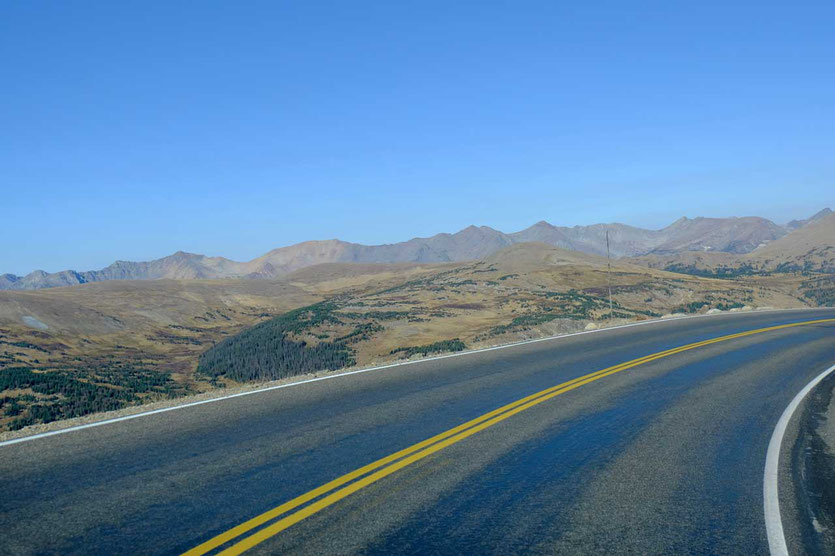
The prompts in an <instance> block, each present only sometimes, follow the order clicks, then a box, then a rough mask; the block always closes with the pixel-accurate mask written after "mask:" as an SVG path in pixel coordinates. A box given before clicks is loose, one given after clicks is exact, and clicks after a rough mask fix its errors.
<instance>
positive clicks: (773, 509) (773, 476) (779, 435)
mask: <svg viewBox="0 0 835 556" xmlns="http://www.w3.org/2000/svg"><path fill="white" fill-rule="evenodd" d="M833 371H835V365H832V366H831V367H829V368H828V369H826V370H825V371H824V372H822V373H821V374H819V375H818V376H816V377H815V378H814V379H813V380H812V381H811V382H810V383H809V384H807V385H806V387H805V388H803V390H801V391H800V392H798V393H797V395H796V396H795V397H794V399H793V400H792V401H791V403H790V404H789V405H788V407H787V408H786V410H785V411H783V415H781V416H780V420H779V421H777V426H776V427H775V428H774V433H773V434H772V435H771V441H770V442H769V443H768V452H767V455H766V458H765V475H764V477H763V507H764V511H765V531H766V535H767V536H768V549H769V551H770V552H771V556H788V554H789V549H788V546H787V545H786V537H785V535H784V534H783V522H782V519H781V518H780V492H779V486H778V479H779V474H780V447H781V446H782V444H783V436H784V435H785V434H786V428H787V427H788V425H789V421H791V418H792V416H793V415H794V412H795V411H796V410H797V408H798V407H799V406H800V404H801V402H803V398H805V397H806V395H807V394H809V392H811V390H812V388H814V387H815V386H817V384H818V383H819V382H820V381H822V380H823V379H824V378H826V377H827V376H828V375H829V374H830V373H832V372H833Z"/></svg>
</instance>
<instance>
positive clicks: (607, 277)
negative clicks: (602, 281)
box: [606, 230, 615, 321]
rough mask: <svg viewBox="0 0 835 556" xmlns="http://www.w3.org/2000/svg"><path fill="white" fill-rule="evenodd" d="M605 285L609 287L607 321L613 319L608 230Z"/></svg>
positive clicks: (607, 234)
mask: <svg viewBox="0 0 835 556" xmlns="http://www.w3.org/2000/svg"><path fill="white" fill-rule="evenodd" d="M606 283H607V284H608V286H609V320H610V321H611V320H612V319H613V318H614V316H615V315H614V313H613V309H612V260H611V258H610V256H609V230H606Z"/></svg>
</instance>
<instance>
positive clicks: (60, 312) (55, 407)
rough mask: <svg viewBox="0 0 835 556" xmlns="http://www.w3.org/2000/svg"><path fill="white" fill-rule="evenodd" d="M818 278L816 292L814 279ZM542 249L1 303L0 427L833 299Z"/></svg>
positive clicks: (109, 287) (120, 287) (798, 279)
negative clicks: (546, 339)
mask: <svg viewBox="0 0 835 556" xmlns="http://www.w3.org/2000/svg"><path fill="white" fill-rule="evenodd" d="M813 280H814V281H813ZM611 290H612V310H611V311H610V307H609V300H608V291H609V278H608V276H607V272H606V260H605V259H604V258H601V257H598V256H595V255H588V254H583V253H578V252H574V251H567V250H564V249H559V248H555V247H551V246H549V245H545V244H535V243H529V244H517V245H514V246H512V247H509V248H507V249H504V250H502V251H500V252H498V253H496V254H494V255H491V256H490V257H487V258H485V259H483V260H480V261H476V262H471V263H446V264H432V265H419V264H398V265H383V264H325V265H319V266H314V267H309V268H305V269H303V270H301V271H297V272H296V273H293V274H291V275H289V276H287V277H286V278H285V279H282V280H271V281H268V280H243V279H241V280H213V281H206V280H187V281H172V280H162V281H154V282H148V281H146V282H136V281H134V282H130V281H120V282H106V283H99V284H87V285H82V286H76V287H71V288H57V289H50V290H40V291H33V292H0V377H2V380H0V428H6V429H8V428H18V427H21V426H25V425H28V424H31V423H35V422H45V421H50V420H54V419H60V418H65V417H70V416H77V415H84V414H87V413H90V412H96V411H102V410H108V409H116V408H120V407H125V406H127V405H133V404H139V403H144V402H147V401H151V400H159V399H167V398H169V397H176V396H181V395H184V394H187V393H191V392H202V391H207V390H213V389H215V388H219V387H224V386H226V387H228V386H233V385H236V384H239V383H242V382H249V381H260V380H268V379H277V378H284V377H288V376H293V375H298V374H305V373H310V372H314V371H320V370H328V369H337V368H342V367H350V366H355V365H357V366H365V365H371V364H377V363H383V362H386V361H391V360H396V359H403V358H408V357H421V356H425V355H430V354H437V353H443V352H445V351H456V350H460V349H464V348H465V347H466V348H473V347H481V346H487V345H493V344H498V343H505V342H510V341H515V340H519V339H524V338H531V337H536V336H542V335H546V334H558V333H565V332H572V331H577V330H582V329H584V328H585V327H586V326H587V325H588V324H589V323H598V324H599V323H602V322H626V321H633V320H640V319H646V318H652V317H657V316H660V315H662V314H665V313H671V312H689V313H694V312H705V311H707V310H709V309H711V308H719V309H731V308H738V307H742V306H745V305H752V306H773V307H796V306H806V305H810V306H814V305H818V304H822V303H832V294H833V283H832V281H831V277H830V278H829V279H827V277H826V276H824V275H818V276H815V277H808V276H795V275H793V274H779V275H775V276H761V275H754V276H739V277H736V278H734V279H716V278H705V277H700V276H692V275H685V274H676V273H671V272H666V271H662V270H656V269H651V268H647V267H645V266H639V265H636V264H632V263H630V262H628V261H616V262H615V263H614V264H613V266H612V274H611Z"/></svg>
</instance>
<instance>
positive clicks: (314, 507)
mask: <svg viewBox="0 0 835 556" xmlns="http://www.w3.org/2000/svg"><path fill="white" fill-rule="evenodd" d="M826 322H835V319H820V320H812V321H805V322H797V323H792V324H782V325H779V326H770V327H768V328H759V329H756V330H749V331H746V332H740V333H737V334H730V335H728V336H721V337H718V338H712V339H710V340H704V341H702V342H696V343H693V344H687V345H684V346H680V347H677V348H672V349H668V350H666V351H661V352H658V353H653V354H651V355H646V356H644V357H640V358H638V359H633V360H631V361H627V362H625V363H621V364H619V365H614V366H612V367H607V368H605V369H601V370H599V371H596V372H593V373H589V374H587V375H583V376H581V377H578V378H575V379H572V380H569V381H567V382H563V383H561V384H557V385H556V386H552V387H551V388H547V389H545V390H542V391H540V392H537V393H535V394H531V395H530V396H526V397H524V398H522V399H519V400H516V401H515V402H513V403H509V404H507V405H504V406H502V407H500V408H498V409H494V410H493V411H491V412H489V413H485V414H484V415H482V416H480V417H476V418H475V419H472V420H471V421H467V422H466V423H463V424H461V425H458V426H457V427H454V428H452V429H449V430H447V431H445V432H442V433H440V434H437V435H435V436H433V437H432V438H427V439H426V440H424V441H422V442H418V443H417V444H413V445H412V446H409V447H408V448H404V449H403V450H400V451H399V452H395V453H393V454H391V455H389V456H386V457H384V458H382V459H378V460H377V461H375V462H372V463H369V464H368V465H365V466H363V467H360V468H359V469H356V470H354V471H351V472H350V473H346V474H345V475H342V476H341V477H338V478H336V479H334V480H332V481H330V482H328V483H325V484H324V485H322V486H320V487H317V488H315V489H313V490H311V491H309V492H306V493H304V494H302V495H301V496H298V497H296V498H293V499H292V500H290V501H288V502H285V503H284V504H281V505H280V506H276V507H275V508H273V509H271V510H269V511H267V512H264V513H263V514H261V515H258V516H256V517H253V518H252V519H250V520H248V521H245V522H244V523H241V524H240V525H238V526H236V527H233V528H232V529H229V530H228V531H226V532H225V533H221V534H220V535H217V536H216V537H213V538H212V539H209V540H208V541H206V542H204V543H203V544H201V545H199V546H196V547H194V548H192V549H191V550H189V551H188V552H185V553H184V556H198V555H203V554H207V553H208V552H211V551H212V550H215V549H217V548H218V547H220V546H222V545H225V544H227V543H229V542H231V541H233V540H235V539H237V538H238V537H241V536H243V535H245V534H246V533H249V532H250V531H252V530H253V529H256V528H258V527H260V526H262V525H264V524H266V523H269V522H270V521H272V520H274V519H276V518H279V517H280V516H282V515H284V514H288V512H291V511H292V510H296V509H297V508H299V507H300V506H304V505H305V504H307V503H308V502H311V501H313V500H316V499H317V498H319V497H322V498H320V499H319V500H316V501H315V502H313V503H312V504H309V505H307V506H304V507H303V508H301V509H298V510H297V511H294V512H292V513H289V514H288V515H286V516H284V517H281V519H278V520H277V521H275V522H274V523H272V524H270V525H268V526H267V527H264V528H262V529H260V530H258V531H257V532H255V533H254V534H252V535H249V536H247V537H244V538H243V539H241V540H239V541H238V542H236V543H234V544H232V545H231V546H229V547H227V548H226V549H225V550H222V551H221V552H219V554H221V555H223V556H227V555H233V554H241V553H243V552H245V551H246V550H249V549H250V548H252V547H254V546H256V545H258V544H260V543H262V542H264V541H265V540H267V539H269V538H270V537H272V536H274V535H277V534H278V533H280V532H281V531H284V530H285V529H287V528H288V527H291V526H292V525H294V524H296V523H298V522H299V521H301V520H303V519H305V518H307V517H310V516H311V515H313V514H315V513H317V512H319V511H321V510H323V509H325V508H327V507H328V506H330V505H332V504H334V503H336V502H338V501H339V500H342V499H343V498H345V497H346V496H349V495H351V494H353V493H354V492H357V491H358V490H361V489H363V488H365V487H367V486H368V485H370V484H372V483H375V482H377V481H379V480H380V479H382V478H384V477H387V476H388V475H391V474H392V473H394V472H395V471H398V470H399V469H402V468H404V467H406V466H408V465H411V464H413V463H415V462H416V461H419V460H421V459H423V458H425V457H427V456H429V455H431V454H434V453H435V452H438V451H440V450H443V449H444V448H446V447H448V446H451V445H453V444H455V443H457V442H460V441H462V440H464V439H465V438H468V437H470V436H472V435H474V434H476V433H477V432H479V431H482V430H484V429H486V428H489V427H492V426H493V425H495V424H497V423H500V422H502V421H504V420H505V419H508V418H510V417H512V416H513V415H516V414H517V413H521V412H522V411H525V410H526V409H530V408H531V407H534V406H536V405H539V404H541V403H542V402H545V401H547V400H550V399H551V398H554V397H556V396H559V395H560V394H564V393H566V392H569V391H571V390H574V389H575V388H579V387H580V386H583V385H585V384H588V383H590V382H594V381H596V380H600V379H601V378H604V377H607V376H610V375H613V374H615V373H619V372H621V371H625V370H627V369H631V368H633V367H637V366H638V365H643V364H644V363H649V362H651V361H656V360H658V359H662V358H664V357H669V356H671V355H675V354H677V353H681V352H683V351H688V350H691V349H696V348H698V347H702V346H707V345H711V344H715V343H718V342H725V341H728V340H733V339H735V338H742V337H745V336H751V335H754V334H762V333H763V332H770V331H773V330H781V329H784V328H792V327H796V326H804V325H809V324H819V323H826ZM357 479H358V480H357ZM325 495H327V496H325Z"/></svg>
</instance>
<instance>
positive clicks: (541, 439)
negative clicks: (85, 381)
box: [0, 309, 835, 554]
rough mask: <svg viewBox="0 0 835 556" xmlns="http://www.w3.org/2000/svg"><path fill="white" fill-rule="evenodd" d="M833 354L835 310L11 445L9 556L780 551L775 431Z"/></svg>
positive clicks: (5, 481) (174, 414)
mask: <svg viewBox="0 0 835 556" xmlns="http://www.w3.org/2000/svg"><path fill="white" fill-rule="evenodd" d="M833 364H835V310H826V309H821V310H808V311H791V312H789V311H779V312H763V313H745V314H734V315H717V316H711V317H705V318H692V319H682V320H676V321H667V322H656V323H650V324H645V325H640V326H632V327H624V328H618V329H611V330H603V331H599V332H595V333H591V334H579V335H574V336H568V337H562V338H556V339H553V340H547V341H542V342H536V343H528V344H523V345H517V346H512V347H508V348H505V349H497V350H491V351H482V352H476V353H472V354H466V355H461V356H457V357H449V358H443V359H437V360H432V361H425V362H421V363H416V364H410V365H403V366H398V367H391V368H388V369H381V370H377V371H370V372H366V373H362V374H354V375H350V376H343V377H337V378H333V379H328V380H322V381H318V382H310V383H306V384H300V385H296V386H292V387H288V388H283V389H279V390H272V391H268V392H261V393H257V394H253V395H249V396H244V397H238V398H231V399H226V400H223V401H218V402H216V403H209V404H204V405H199V406H194V407H187V408H183V409H178V410H176V411H170V412H167V413H161V414H155V415H148V416H144V417H141V418H137V419H133V420H129V421H122V422H117V423H111V424H107V425H103V426H100V427H95V428H88V429H84V430H77V431H72V432H68V433H66V434H60V435H55V436H50V437H45V438H39V439H34V440H31V441H27V442H21V443H17V444H10V445H0V551H2V552H4V553H9V554H40V553H60V554H180V553H185V552H188V553H190V554H217V553H223V554H237V553H241V552H243V551H248V552H250V553H264V554H272V553H305V554H334V553H358V552H359V553H366V554H369V553H387V554H388V553H442V554H447V553H460V552H464V551H466V552H470V553H502V554H506V553H515V552H547V553H570V554H577V553H599V552H609V553H611V552H617V553H625V552H627V553H640V554H662V553H663V554H669V553H734V554H767V553H768V550H769V548H768V547H769V544H768V538H767V534H766V526H765V519H764V503H763V477H764V468H765V461H766V452H767V451H768V446H769V442H770V439H771V437H772V434H773V432H774V430H775V426H776V425H777V423H778V421H779V420H780V417H781V415H782V414H783V412H784V410H785V409H786V407H787V406H789V404H790V402H791V401H792V400H793V399H794V398H795V396H796V395H797V394H798V392H800V391H801V390H802V389H803V388H804V387H805V386H806V385H807V384H808V383H809V382H810V381H811V380H812V379H814V378H815V377H816V376H818V375H820V374H821V373H822V371H824V370H825V369H827V368H829V367H830V366H832V365H833ZM833 376H835V373H833ZM833 385H835V379H833V378H832V377H828V378H825V379H824V380H823V381H821V383H820V384H818V386H816V389H817V390H825V391H831V389H832V388H833ZM801 405H802V404H801ZM802 412H803V408H802V407H801V408H800V409H799V410H798V413H799V414H802ZM799 420H800V418H799V417H798V419H795V420H793V421H792V422H791V423H790V425H789V426H788V427H787V429H786V436H785V439H784V440H783V442H782V444H781V452H780V453H781V459H780V468H779V474H778V477H779V480H780V484H779V489H778V491H779V497H780V500H779V502H780V508H781V512H782V524H783V529H784V532H785V541H786V543H787V546H788V548H789V550H790V551H792V552H799V551H801V550H809V549H810V548H809V547H810V546H823V545H815V544H814V541H815V539H811V538H810V535H814V534H815V533H814V529H811V528H810V527H809V526H808V524H807V523H805V520H806V516H807V513H808V511H807V510H808V508H807V506H808V500H809V499H814V498H815V493H814V492H813V493H808V492H806V493H803V492H798V489H801V490H802V489H803V488H804V485H803V482H802V481H801V480H798V475H797V471H796V470H795V469H793V466H792V461H793V458H792V450H793V449H794V447H795V445H796V443H797V437H799V436H801V435H799V433H798V430H799V428H800V426H799V425H797V424H796V423H795V421H799ZM798 445H799V444H798ZM782 456H785V457H782ZM833 488H835V487H833ZM810 494H811V496H809V495H810ZM810 530H811V531H812V533H809V531H810ZM810 543H811V544H810Z"/></svg>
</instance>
